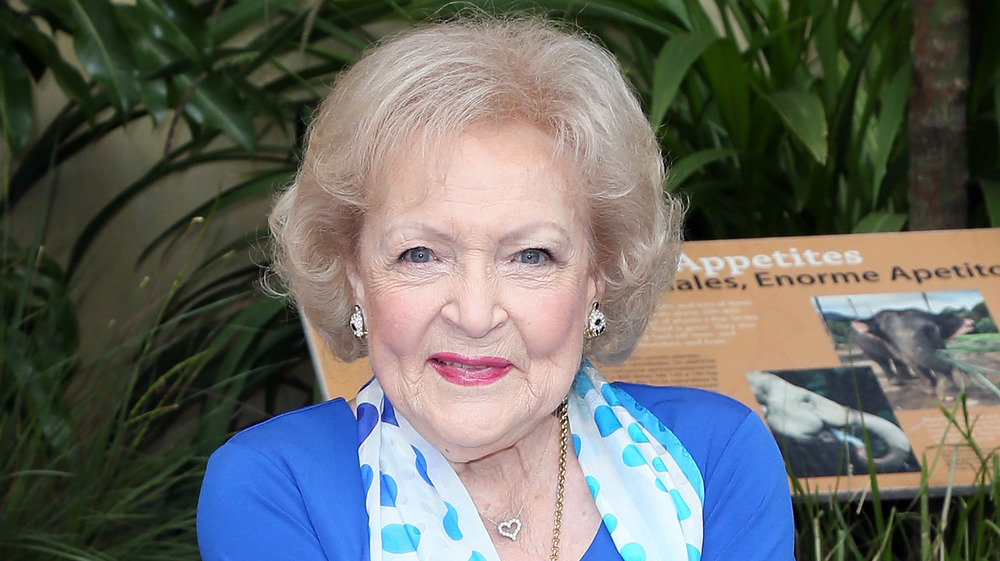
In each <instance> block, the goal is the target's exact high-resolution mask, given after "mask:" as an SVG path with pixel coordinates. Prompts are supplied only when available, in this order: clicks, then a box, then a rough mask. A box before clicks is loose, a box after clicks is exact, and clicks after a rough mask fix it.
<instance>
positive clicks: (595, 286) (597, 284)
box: [587, 271, 606, 302]
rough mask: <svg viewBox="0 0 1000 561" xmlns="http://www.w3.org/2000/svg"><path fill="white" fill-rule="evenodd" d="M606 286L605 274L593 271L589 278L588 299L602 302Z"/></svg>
mask: <svg viewBox="0 0 1000 561" xmlns="http://www.w3.org/2000/svg"><path fill="white" fill-rule="evenodd" d="M605 288H606V286H605V282H604V276H603V275H601V274H598V273H597V272H596V271H591V273H590V275H588V278H587V301H588V302H600V301H601V300H603V299H604V289H605Z"/></svg>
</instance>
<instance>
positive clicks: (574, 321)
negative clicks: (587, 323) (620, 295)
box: [521, 291, 586, 354]
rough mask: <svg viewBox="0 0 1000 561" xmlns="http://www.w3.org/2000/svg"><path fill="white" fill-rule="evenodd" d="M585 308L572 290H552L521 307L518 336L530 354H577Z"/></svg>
mask: <svg viewBox="0 0 1000 561" xmlns="http://www.w3.org/2000/svg"><path fill="white" fill-rule="evenodd" d="M585 310H586V306H585V305H584V304H583V303H582V301H581V300H580V298H579V293H578V292H576V291H567V292H566V293H562V294H553V295H551V296H550V297H549V298H546V299H542V300H540V301H537V302H535V303H533V305H531V306H530V307H529V308H526V309H524V310H523V311H522V312H521V314H522V322H521V325H523V326H524V329H523V330H524V333H522V337H523V338H524V340H525V342H526V344H527V346H528V348H529V350H530V351H532V354H548V353H551V354H559V353H560V352H566V353H569V354H574V353H575V354H579V352H580V350H582V347H583V328H584V318H585V316H586V312H585Z"/></svg>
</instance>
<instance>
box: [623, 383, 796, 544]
mask: <svg viewBox="0 0 1000 561" xmlns="http://www.w3.org/2000/svg"><path fill="white" fill-rule="evenodd" d="M621 386H622V387H623V389H625V391H627V392H629V393H630V394H632V396H633V397H635V398H636V400H637V401H639V402H640V403H642V404H643V405H644V406H646V407H647V408H648V409H650V410H651V411H652V412H653V413H654V414H655V415H656V416H657V417H658V418H659V419H660V420H661V421H663V423H664V424H665V425H666V426H667V427H668V428H669V429H670V430H671V431H672V432H673V433H674V434H675V435H676V436H677V438H678V439H679V440H680V441H681V442H682V443H683V444H684V447H685V448H687V450H688V452H690V453H691V456H692V457H693V458H694V460H695V462H696V463H697V464H698V466H699V468H700V469H701V471H702V476H703V478H704V480H705V504H704V517H705V526H704V528H705V537H704V542H703V544H704V545H703V549H702V561H728V560H731V559H740V560H741V561H793V560H794V546H795V527H794V522H793V516H792V505H791V493H790V491H789V486H788V476H787V475H786V473H785V465H784V462H783V460H782V458H781V453H780V452H779V450H778V446H777V444H776V443H775V442H774V438H773V437H772V436H771V433H770V431H768V430H767V427H766V426H765V425H764V422H763V421H762V420H761V419H760V417H759V416H758V415H757V414H756V413H754V412H753V411H752V410H750V409H749V408H748V407H746V406H745V405H743V404H742V403H739V402H738V401H736V400H733V399H731V398H729V397H726V396H723V395H721V394H717V393H713V392H708V391H704V390H698V389H694V388H659V387H652V386H641V385H635V384H621Z"/></svg>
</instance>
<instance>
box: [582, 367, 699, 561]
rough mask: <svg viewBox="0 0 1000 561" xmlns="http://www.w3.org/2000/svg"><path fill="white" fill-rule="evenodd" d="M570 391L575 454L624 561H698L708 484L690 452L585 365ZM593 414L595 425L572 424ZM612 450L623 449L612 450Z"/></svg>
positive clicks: (624, 394)
mask: <svg viewBox="0 0 1000 561" xmlns="http://www.w3.org/2000/svg"><path fill="white" fill-rule="evenodd" d="M573 394H574V395H571V397H570V414H571V415H570V419H571V424H572V427H573V435H574V439H579V440H580V441H581V442H582V446H581V449H580V450H579V451H578V453H577V456H578V458H579V462H580V466H581V468H582V469H583V471H584V473H587V474H588V477H587V485H588V486H589V487H590V490H591V495H592V496H593V497H594V502H595V504H596V505H597V508H598V510H599V511H600V512H601V513H602V515H603V520H604V525H605V527H606V528H607V529H608V531H609V532H610V533H611V539H612V540H613V541H614V543H615V546H616V547H617V548H618V552H619V554H621V557H622V559H624V560H626V561H633V560H634V561H645V560H646V559H650V560H651V561H652V560H654V559H655V560H670V561H695V560H699V559H700V558H701V540H702V534H703V527H702V504H703V502H704V482H703V479H702V476H701V471H700V470H699V468H698V466H697V464H696V463H695V462H694V460H693V458H691V455H690V454H689V453H688V451H687V450H686V449H685V448H684V446H683V445H682V444H681V442H680V441H679V440H678V439H677V437H676V436H675V435H674V434H673V433H672V432H670V430H669V429H667V428H666V427H665V426H664V425H663V423H662V422H660V421H659V419H657V418H656V417H655V416H654V415H653V414H652V413H650V412H649V411H648V410H647V409H646V408H645V407H642V406H641V405H640V404H639V403H637V402H636V401H635V399H634V398H632V396H630V395H628V394H627V393H625V392H624V391H622V390H620V389H618V388H616V387H615V386H613V385H612V384H608V383H607V382H605V381H604V380H603V379H602V378H601V377H600V375H599V374H597V371H596V370H594V368H593V367H592V366H591V365H590V363H589V362H587V361H586V360H584V361H583V364H582V366H581V368H580V372H579V373H578V374H577V378H576V380H575V381H574V384H573ZM574 413H578V415H574ZM588 415H592V417H591V418H592V419H593V424H588V423H580V422H574V420H575V419H576V418H578V417H583V418H586V417H587V416H588ZM622 427H625V430H618V429H620V428H622ZM614 450H618V452H617V453H610V454H609V453H608V452H610V451H614ZM609 474H611V475H610V476H609ZM644 489H647V490H644ZM598 491H599V492H598ZM620 497H629V498H630V499H631V500H627V501H620V500H618V499H619V498H620ZM649 513H658V516H655V517H651V516H649Z"/></svg>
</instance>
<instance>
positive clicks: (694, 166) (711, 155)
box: [667, 148, 738, 192]
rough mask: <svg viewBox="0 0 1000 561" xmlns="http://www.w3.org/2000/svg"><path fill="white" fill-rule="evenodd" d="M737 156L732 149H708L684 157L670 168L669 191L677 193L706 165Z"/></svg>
mask: <svg viewBox="0 0 1000 561" xmlns="http://www.w3.org/2000/svg"><path fill="white" fill-rule="evenodd" d="M737 154H738V152H737V151H736V150H733V149H732V148H708V149H706V150H701V151H699V152H695V153H694V154H688V155H687V156H684V157H683V158H681V159H680V160H678V161H677V163H675V164H674V165H672V166H670V172H669V174H668V176H667V177H668V179H667V191H670V192H675V191H677V189H679V188H680V187H681V186H682V185H683V184H684V181H685V180H687V178H688V177H689V176H690V175H691V174H692V173H694V172H696V171H698V170H700V169H701V168H703V167H705V165H707V164H710V163H712V162H715V161H718V160H722V159H725V158H729V157H733V156H736V155H737Z"/></svg>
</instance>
